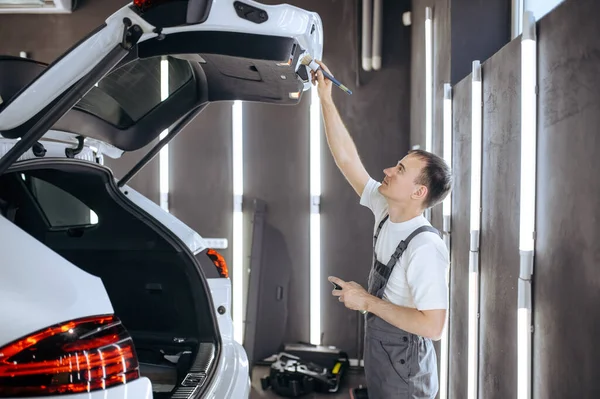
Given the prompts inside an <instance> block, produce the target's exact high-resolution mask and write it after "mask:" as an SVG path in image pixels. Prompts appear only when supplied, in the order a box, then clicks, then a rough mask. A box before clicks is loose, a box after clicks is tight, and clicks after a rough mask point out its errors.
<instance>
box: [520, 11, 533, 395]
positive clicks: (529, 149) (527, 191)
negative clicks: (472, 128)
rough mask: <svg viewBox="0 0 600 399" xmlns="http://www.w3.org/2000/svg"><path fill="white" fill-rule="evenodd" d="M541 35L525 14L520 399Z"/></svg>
mask: <svg viewBox="0 0 600 399" xmlns="http://www.w3.org/2000/svg"><path fill="white" fill-rule="evenodd" d="M536 85H537V35H536V23H535V18H534V16H533V13H532V12H531V11H526V12H525V13H524V14H523V34H522V36H521V191H520V195H521V198H520V212H519V218H520V220H519V224H520V226H519V252H520V257H521V262H520V271H519V281H518V311H517V312H518V313H517V329H518V331H517V363H518V365H517V369H518V379H517V398H518V399H529V398H531V362H532V351H531V344H532V336H531V328H532V325H531V317H532V298H531V295H532V293H531V279H532V276H533V265H534V250H535V239H534V237H535V236H534V235H535V201H536V193H535V186H536V168H537V153H536V145H537V144H536V142H537V137H536V136H537V96H536Z"/></svg>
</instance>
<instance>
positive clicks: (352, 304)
mask: <svg viewBox="0 0 600 399" xmlns="http://www.w3.org/2000/svg"><path fill="white" fill-rule="evenodd" d="M327 280H329V281H330V282H332V283H335V284H337V285H339V286H340V287H341V288H342V289H341V290H333V291H332V292H331V294H332V295H333V296H337V297H339V301H340V302H343V303H344V305H346V307H347V308H348V309H351V310H368V306H369V302H370V300H371V298H373V296H372V295H370V294H369V293H368V292H367V291H366V290H365V289H364V288H363V287H362V286H361V285H360V284H358V283H355V282H354V281H349V282H347V281H344V280H342V279H340V278H337V277H334V276H330V277H329V278H328V279H327Z"/></svg>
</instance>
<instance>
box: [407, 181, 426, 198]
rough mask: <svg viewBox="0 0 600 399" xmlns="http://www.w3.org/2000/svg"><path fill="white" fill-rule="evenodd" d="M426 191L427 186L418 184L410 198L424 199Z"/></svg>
mask: <svg viewBox="0 0 600 399" xmlns="http://www.w3.org/2000/svg"><path fill="white" fill-rule="evenodd" d="M427 192H428V190H427V187H426V186H423V185H421V184H419V185H418V186H417V187H415V190H414V191H413V193H412V195H411V198H413V199H416V200H424V199H425V198H426V197H427Z"/></svg>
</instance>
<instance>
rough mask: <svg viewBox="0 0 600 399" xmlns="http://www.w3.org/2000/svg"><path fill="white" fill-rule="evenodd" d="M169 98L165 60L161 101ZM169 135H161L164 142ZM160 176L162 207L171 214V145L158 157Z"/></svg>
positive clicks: (162, 67)
mask: <svg viewBox="0 0 600 399" xmlns="http://www.w3.org/2000/svg"><path fill="white" fill-rule="evenodd" d="M168 97H169V60H168V59H167V58H163V59H162V60H161V61H160V100H161V101H165V100H166V99H167V98H168ZM168 133H169V129H165V130H163V132H162V133H161V134H160V136H159V137H160V139H161V140H162V139H163V138H165V137H166V136H167V134H168ZM158 174H159V191H160V207H161V208H162V209H164V210H165V211H167V212H169V145H168V144H167V145H165V146H164V147H163V148H162V149H161V150H160V153H159V156H158Z"/></svg>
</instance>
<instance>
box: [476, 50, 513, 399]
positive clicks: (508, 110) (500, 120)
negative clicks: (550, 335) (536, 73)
mask: <svg viewBox="0 0 600 399" xmlns="http://www.w3.org/2000/svg"><path fill="white" fill-rule="evenodd" d="M520 60H521V46H520V41H519V40H515V41H513V42H511V43H509V44H508V45H506V46H505V47H504V48H502V49H501V50H500V51H499V52H498V53H496V54H494V55H493V56H492V57H491V58H490V59H488V60H486V61H485V63H484V65H483V71H484V79H483V158H482V159H483V164H482V176H483V179H482V186H481V190H482V192H481V202H482V204H483V206H482V215H481V267H480V270H481V274H480V292H481V295H480V321H479V328H480V337H481V338H480V341H479V353H480V360H479V397H480V398H486V399H487V398H490V399H494V398H498V399H503V398H516V394H517V368H516V364H517V345H516V343H517V312H516V309H517V287H516V286H517V277H518V275H519V240H518V237H519V178H520V138H519V137H520V82H521V80H520V76H521V64H520Z"/></svg>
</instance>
